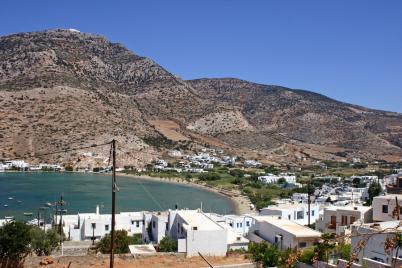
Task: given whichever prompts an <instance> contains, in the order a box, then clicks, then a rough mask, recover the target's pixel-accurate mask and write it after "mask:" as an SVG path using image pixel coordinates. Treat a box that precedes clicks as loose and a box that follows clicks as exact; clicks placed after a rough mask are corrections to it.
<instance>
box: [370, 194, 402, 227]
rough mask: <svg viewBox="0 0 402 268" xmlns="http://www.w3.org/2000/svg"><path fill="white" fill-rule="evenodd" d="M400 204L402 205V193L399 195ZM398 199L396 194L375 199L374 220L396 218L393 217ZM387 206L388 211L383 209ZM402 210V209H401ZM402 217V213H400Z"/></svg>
mask: <svg viewBox="0 0 402 268" xmlns="http://www.w3.org/2000/svg"><path fill="white" fill-rule="evenodd" d="M397 198H398V204H399V206H400V207H402V195H397ZM395 205H396V201H395V195H388V196H385V197H384V196H377V197H374V199H373V205H372V206H373V220H374V221H392V220H396V219H395V218H393V217H392V212H393V211H394V209H395ZM383 206H385V207H386V208H387V212H385V211H384V210H383V209H384V208H385V207H384V208H383ZM401 212H402V211H401ZM400 215H401V218H402V213H401V214H400Z"/></svg>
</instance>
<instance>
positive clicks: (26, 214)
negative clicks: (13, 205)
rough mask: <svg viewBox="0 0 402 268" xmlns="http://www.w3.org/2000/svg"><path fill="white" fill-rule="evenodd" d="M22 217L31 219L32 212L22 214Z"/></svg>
mask: <svg viewBox="0 0 402 268" xmlns="http://www.w3.org/2000/svg"><path fill="white" fill-rule="evenodd" d="M24 216H27V217H32V212H24Z"/></svg>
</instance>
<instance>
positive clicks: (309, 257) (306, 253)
mask: <svg viewBox="0 0 402 268" xmlns="http://www.w3.org/2000/svg"><path fill="white" fill-rule="evenodd" d="M315 251H316V247H314V246H313V247H309V248H306V249H304V250H303V252H302V254H301V255H300V258H299V261H300V262H302V263H305V264H310V265H312V264H313V262H314V260H313V258H314V255H315Z"/></svg>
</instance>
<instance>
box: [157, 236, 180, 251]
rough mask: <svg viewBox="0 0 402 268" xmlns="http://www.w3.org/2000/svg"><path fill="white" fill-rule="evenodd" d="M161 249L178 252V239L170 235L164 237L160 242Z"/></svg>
mask: <svg viewBox="0 0 402 268" xmlns="http://www.w3.org/2000/svg"><path fill="white" fill-rule="evenodd" d="M159 251H161V252H176V251H177V240H174V239H172V238H170V237H168V236H165V237H164V238H162V240H161V242H159Z"/></svg>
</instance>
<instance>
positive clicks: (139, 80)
mask: <svg viewBox="0 0 402 268" xmlns="http://www.w3.org/2000/svg"><path fill="white" fill-rule="evenodd" d="M0 115H1V116H0V125H1V128H0V142H1V144H2V146H1V148H0V158H4V159H7V158H19V157H23V156H26V155H27V154H31V155H32V154H35V153H36V154H38V153H44V152H48V151H54V150H61V149H65V148H71V147H77V146H89V145H92V144H97V143H102V142H104V141H109V140H111V139H112V138H116V139H117V140H118V141H119V148H120V150H119V156H120V157H119V159H121V164H132V165H139V166H140V165H144V164H145V163H147V162H149V161H150V160H151V159H155V158H156V157H158V156H159V155H161V154H162V153H163V152H164V150H165V149H172V148H179V149H182V150H189V151H191V150H196V149H197V148H200V147H202V146H209V147H221V148H225V149H226V150H228V151H229V152H231V153H235V154H238V155H241V156H244V157H253V158H255V157H258V158H261V159H263V160H266V161H269V162H274V163H288V162H298V163H303V161H305V163H311V161H312V160H314V159H333V160H342V159H344V158H345V157H352V156H356V155H359V156H362V157H363V158H367V159H381V158H386V159H389V160H395V159H396V160H397V159H399V158H400V157H401V155H402V153H401V152H402V115H400V114H396V113H390V112H383V111H376V110H370V109H367V108H363V107H358V106H354V105H349V104H345V103H341V102H337V101H334V100H332V99H329V98H326V97H324V96H322V95H319V94H315V93H312V92H308V91H302V90H291V89H287V88H283V87H277V86H266V85H259V84H254V83H250V82H246V81H242V80H238V79H200V80H192V81H183V80H181V79H180V78H178V77H176V76H174V75H173V74H171V73H169V72H168V71H167V70H165V69H163V68H162V67H161V66H159V65H158V64H156V63H155V62H153V61H152V60H150V59H148V58H144V57H140V56H138V55H135V54H133V53H132V52H130V51H129V50H127V49H126V48H124V47H123V46H122V45H121V44H115V43H111V42H109V41H108V40H106V39H105V38H103V37H101V36H97V35H91V34H84V33H79V32H76V31H69V30H50V31H43V32H34V33H21V34H16V35H10V36H4V37H0ZM95 151H97V153H98V154H99V160H98V161H101V162H102V161H106V160H107V155H108V148H106V149H105V148H99V149H96V150H95ZM84 158H85V157H82V156H80V155H79V154H75V153H68V154H65V153H63V154H60V155H56V156H52V157H50V159H47V160H53V161H58V162H69V161H70V162H74V163H77V162H79V161H82V163H86V160H87V159H84ZM303 159H304V160H303ZM36 160H37V161H40V160H42V159H36ZM84 160H85V161H84ZM88 161H89V160H88ZM306 161H307V162H306ZM98 164H99V163H98Z"/></svg>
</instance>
